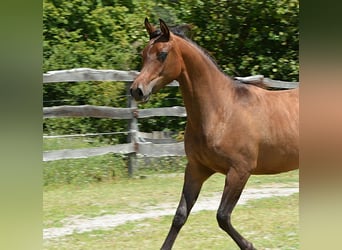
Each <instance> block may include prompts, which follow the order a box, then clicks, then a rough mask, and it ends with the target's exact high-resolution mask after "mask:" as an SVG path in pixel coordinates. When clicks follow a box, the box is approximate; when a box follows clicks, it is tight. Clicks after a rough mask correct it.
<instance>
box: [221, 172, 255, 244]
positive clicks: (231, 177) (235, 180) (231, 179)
mask: <svg viewBox="0 0 342 250" xmlns="http://www.w3.org/2000/svg"><path fill="white" fill-rule="evenodd" d="M249 176H250V174H249V173H243V174H242V173H238V172H237V170H236V169H235V168H231V169H230V170H229V172H228V174H227V176H226V182H225V187H224V191H223V194H222V198H221V203H220V206H219V209H218V211H217V221H218V224H219V226H220V227H221V228H222V229H223V230H224V231H226V232H227V234H228V235H229V236H230V237H231V238H232V239H233V240H234V241H235V242H236V244H237V245H238V246H239V247H240V249H243V250H255V248H254V247H253V244H252V243H250V242H249V241H247V240H246V239H245V238H244V237H243V236H242V235H241V234H240V233H239V232H238V231H236V229H235V228H234V227H233V225H232V224H231V214H232V212H233V209H234V207H235V206H236V204H237V202H238V200H239V198H240V195H241V193H242V190H243V188H244V187H245V185H246V183H247V181H248V178H249Z"/></svg>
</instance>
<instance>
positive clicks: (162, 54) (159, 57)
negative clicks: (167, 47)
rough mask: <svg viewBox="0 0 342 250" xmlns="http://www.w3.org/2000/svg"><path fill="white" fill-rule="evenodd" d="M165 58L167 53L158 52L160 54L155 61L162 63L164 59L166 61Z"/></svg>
mask: <svg viewBox="0 0 342 250" xmlns="http://www.w3.org/2000/svg"><path fill="white" fill-rule="evenodd" d="M166 57H167V52H164V51H162V52H160V53H159V54H158V55H157V59H158V60H159V61H161V62H164V61H165V59H166Z"/></svg>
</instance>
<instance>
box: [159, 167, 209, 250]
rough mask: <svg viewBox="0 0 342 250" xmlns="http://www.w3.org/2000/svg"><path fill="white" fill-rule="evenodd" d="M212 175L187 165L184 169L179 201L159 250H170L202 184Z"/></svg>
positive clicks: (204, 170)
mask: <svg viewBox="0 0 342 250" xmlns="http://www.w3.org/2000/svg"><path fill="white" fill-rule="evenodd" d="M212 174H213V173H212V172H209V171H208V170H207V169H201V168H193V167H192V166H191V165H190V164H189V163H188V165H187V167H186V169H185V176H184V184H183V190H182V195H181V199H180V201H179V205H178V208H177V210H176V214H175V216H174V218H173V221H172V224H171V228H170V231H169V233H168V235H167V237H166V239H165V241H164V243H163V245H162V247H161V250H169V249H171V248H172V246H173V244H174V242H175V240H176V237H177V235H178V233H179V231H180V230H181V228H182V227H183V225H184V224H185V222H186V220H187V218H188V216H189V214H190V211H191V209H192V207H193V205H194V204H195V202H196V200H197V197H198V195H199V193H200V190H201V188H202V184H203V182H204V181H205V180H207V179H208V178H209V176H211V175H212Z"/></svg>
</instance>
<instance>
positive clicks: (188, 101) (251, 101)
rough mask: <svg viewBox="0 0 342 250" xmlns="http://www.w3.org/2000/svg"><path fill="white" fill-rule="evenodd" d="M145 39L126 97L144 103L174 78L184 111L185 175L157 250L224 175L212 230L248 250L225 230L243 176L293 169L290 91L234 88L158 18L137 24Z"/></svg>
mask: <svg viewBox="0 0 342 250" xmlns="http://www.w3.org/2000/svg"><path fill="white" fill-rule="evenodd" d="M145 27H146V29H147V32H148V33H149V35H150V41H149V43H148V44H147V46H146V47H145V49H144V50H143V53H142V56H143V67H142V70H141V73H140V74H139V75H138V77H137V78H136V79H135V81H134V82H133V84H132V86H131V95H132V96H133V97H134V98H135V100H137V101H142V102H145V101H147V100H148V99H149V97H150V95H151V93H154V92H156V91H158V90H159V89H160V88H162V87H163V86H165V85H166V84H168V83H170V82H171V81H173V80H177V81H178V82H179V84H180V89H181V92H182V96H183V99H184V104H185V108H186V112H187V125H186V131H185V138H184V143H185V151H186V155H187V158H188V163H187V166H186V169H185V176H184V186H183V191H182V195H181V199H180V202H179V205H178V208H177V211H176V214H175V216H174V218H173V222H172V225H171V228H170V231H169V233H168V235H167V238H166V239H165V242H164V244H163V246H162V248H161V249H171V248H172V245H173V243H174V241H175V239H176V237H177V234H178V232H179V231H180V229H181V228H182V226H183V225H184V223H185V222H186V220H187V217H188V216H189V213H190V211H191V208H192V207H193V205H194V203H195V202H196V199H197V197H198V195H199V192H200V189H201V187H202V184H203V182H204V181H205V180H207V179H208V178H209V177H210V176H211V175H212V174H214V173H216V172H219V173H222V174H224V175H225V176H226V181H225V186H224V190H223V194H222V199H221V203H220V206H219V209H218V211H217V221H218V224H219V226H220V227H221V228H222V229H223V230H224V231H226V232H227V233H228V235H230V236H231V237H232V238H233V240H234V241H235V242H236V243H237V245H238V246H239V247H240V248H241V249H255V248H254V247H253V245H252V243H250V242H249V241H247V240H246V239H245V238H244V237H243V236H242V235H241V234H239V233H238V232H237V230H236V229H234V227H233V226H232V224H231V214H232V211H233V209H234V207H235V205H236V203H237V201H238V200H239V197H240V195H241V192H242V190H243V188H244V186H245V184H246V182H247V180H248V178H249V177H250V175H251V174H277V173H281V172H285V171H290V170H294V169H297V168H298V163H299V156H298V153H299V152H298V151H299V150H298V144H299V131H298V130H299V129H298V120H299V104H298V89H293V90H282V91H270V90H266V89H264V88H261V87H260V86H254V85H253V84H252V83H251V84H245V83H239V82H236V81H234V80H232V79H231V78H229V77H228V76H226V75H225V74H224V73H222V71H221V70H220V69H219V68H218V67H217V65H216V64H215V63H214V61H213V60H212V59H211V58H210V57H209V56H208V55H207V54H206V53H205V52H204V51H203V50H202V49H201V48H199V47H198V46H197V45H195V44H194V43H193V42H191V41H190V40H189V39H187V38H185V37H182V36H180V35H179V34H175V33H173V32H171V31H170V29H169V27H168V26H167V25H166V24H165V23H164V22H163V21H162V20H160V30H157V29H156V28H155V27H153V26H152V25H151V24H150V23H149V22H148V20H147V18H146V19H145Z"/></svg>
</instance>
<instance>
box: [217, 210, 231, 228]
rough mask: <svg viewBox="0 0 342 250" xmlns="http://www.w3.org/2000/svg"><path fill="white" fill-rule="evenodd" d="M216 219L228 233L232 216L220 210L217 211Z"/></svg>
mask: <svg viewBox="0 0 342 250" xmlns="http://www.w3.org/2000/svg"><path fill="white" fill-rule="evenodd" d="M216 219H217V222H218V224H219V226H220V228H222V229H223V230H224V231H227V230H228V227H229V223H230V215H229V214H227V213H224V212H223V211H220V210H219V211H217V214H216Z"/></svg>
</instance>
